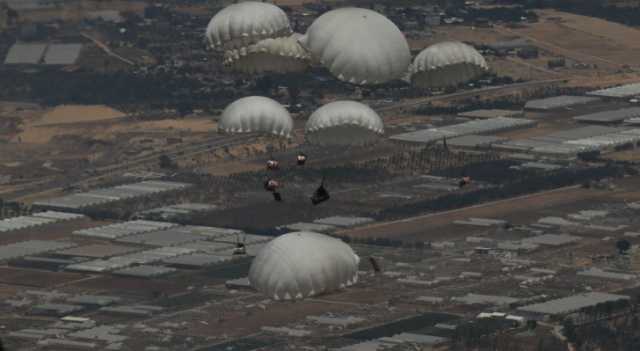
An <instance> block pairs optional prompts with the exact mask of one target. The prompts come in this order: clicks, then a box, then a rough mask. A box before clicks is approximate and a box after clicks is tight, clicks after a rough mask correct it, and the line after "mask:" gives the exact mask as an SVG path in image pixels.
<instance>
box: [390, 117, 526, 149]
mask: <svg viewBox="0 0 640 351" xmlns="http://www.w3.org/2000/svg"><path fill="white" fill-rule="evenodd" d="M535 124H536V122H535V121H533V120H529V119H523V118H508V117H497V118H489V119H483V120H475V121H470V122H465V123H460V124H454V125H450V126H446V127H438V128H429V129H423V130H418V131H415V132H409V133H402V134H396V135H392V136H391V137H390V138H389V139H392V140H398V141H403V142H414V143H431V142H434V141H440V140H443V139H445V138H446V139H451V138H455V137H458V136H463V135H468V134H489V133H497V132H502V131H507V130H512V129H518V128H528V127H532V126H534V125H535Z"/></svg>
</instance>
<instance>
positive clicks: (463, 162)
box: [359, 145, 498, 176]
mask: <svg viewBox="0 0 640 351" xmlns="http://www.w3.org/2000/svg"><path fill="white" fill-rule="evenodd" d="M497 157H498V155H497V154H495V153H491V152H488V153H468V152H462V151H460V152H453V151H450V150H449V149H447V148H445V147H443V146H440V145H436V146H432V147H425V148H422V149H420V150H411V151H408V152H401V153H397V154H394V155H391V156H389V157H380V158H377V159H374V160H368V161H364V162H362V163H361V164H360V165H359V166H360V167H362V168H364V169H368V170H370V169H386V170H388V171H389V173H396V174H397V173H406V172H407V171H409V172H418V171H419V172H429V173H434V174H436V175H444V176H451V173H452V172H451V171H453V172H454V173H455V174H461V173H463V172H460V171H456V170H457V169H465V168H466V167H467V166H468V165H470V164H482V163H484V162H488V163H491V162H492V161H494V160H496V158H497Z"/></svg>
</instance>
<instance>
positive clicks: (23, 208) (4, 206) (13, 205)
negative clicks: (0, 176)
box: [0, 198, 32, 219]
mask: <svg viewBox="0 0 640 351" xmlns="http://www.w3.org/2000/svg"><path fill="white" fill-rule="evenodd" d="M31 212H32V208H31V206H29V205H27V204H25V203H22V202H16V201H6V200H4V199H2V198H0V219H3V218H9V217H18V216H27V215H30V214H31Z"/></svg>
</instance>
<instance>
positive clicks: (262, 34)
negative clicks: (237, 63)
mask: <svg viewBox="0 0 640 351" xmlns="http://www.w3.org/2000/svg"><path fill="white" fill-rule="evenodd" d="M289 34H291V26H290V24H289V18H288V17H287V14H286V13H285V12H284V11H283V10H282V9H281V8H279V7H278V6H275V5H273V4H269V3H264V2H257V1H246V2H240V3H237V4H232V5H229V6H227V7H225V8H224V9H222V10H220V11H219V12H218V13H216V14H215V15H214V16H213V18H211V21H209V25H208V26H207V32H206V36H207V40H208V41H209V45H211V46H212V47H213V48H221V49H225V50H231V49H239V48H242V47H245V46H247V45H251V44H255V43H256V42H258V41H260V40H262V39H266V38H278V37H282V36H287V35H289Z"/></svg>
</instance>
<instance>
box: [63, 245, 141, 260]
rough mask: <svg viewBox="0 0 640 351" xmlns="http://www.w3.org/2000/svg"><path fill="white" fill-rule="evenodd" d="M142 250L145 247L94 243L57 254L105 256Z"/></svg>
mask: <svg viewBox="0 0 640 351" xmlns="http://www.w3.org/2000/svg"><path fill="white" fill-rule="evenodd" d="M142 250H144V248H141V247H132V246H123V245H113V244H92V245H85V246H77V247H72V248H70V249H65V250H61V251H56V255H63V256H81V257H95V258H104V257H111V256H116V255H124V254H127V253H131V252H135V251H142Z"/></svg>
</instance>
